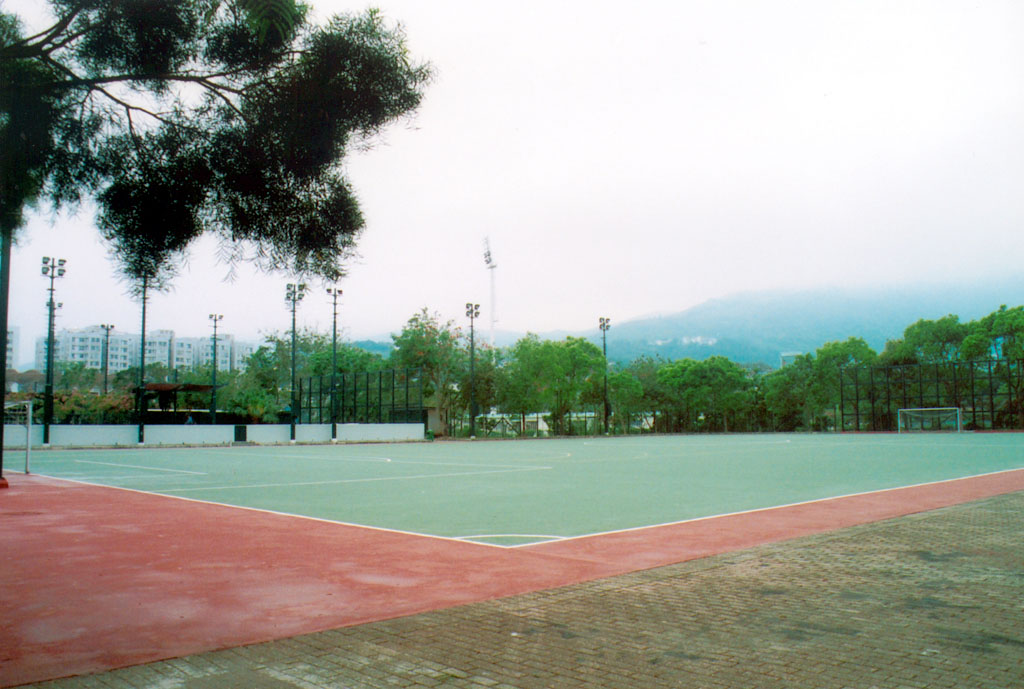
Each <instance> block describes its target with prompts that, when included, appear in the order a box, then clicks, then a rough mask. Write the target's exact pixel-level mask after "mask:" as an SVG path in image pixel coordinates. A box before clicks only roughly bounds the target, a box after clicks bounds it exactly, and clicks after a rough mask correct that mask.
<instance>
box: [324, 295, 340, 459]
mask: <svg viewBox="0 0 1024 689" xmlns="http://www.w3.org/2000/svg"><path fill="white" fill-rule="evenodd" d="M327 293H328V294H329V295H331V300H332V303H333V316H332V318H331V440H337V438H338V389H337V385H338V384H337V374H338V296H339V295H340V294H341V293H342V291H341V290H340V289H338V288H337V287H329V288H327Z"/></svg>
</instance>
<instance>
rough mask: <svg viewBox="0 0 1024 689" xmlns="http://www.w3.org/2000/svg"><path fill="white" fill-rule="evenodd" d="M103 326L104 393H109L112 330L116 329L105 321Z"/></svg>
mask: <svg viewBox="0 0 1024 689" xmlns="http://www.w3.org/2000/svg"><path fill="white" fill-rule="evenodd" d="M100 327H101V328H103V330H104V333H103V394H104V395H106V394H107V379H108V375H109V373H110V331H111V330H113V329H114V326H113V325H108V324H106V323H104V324H103V325H101V326H100Z"/></svg>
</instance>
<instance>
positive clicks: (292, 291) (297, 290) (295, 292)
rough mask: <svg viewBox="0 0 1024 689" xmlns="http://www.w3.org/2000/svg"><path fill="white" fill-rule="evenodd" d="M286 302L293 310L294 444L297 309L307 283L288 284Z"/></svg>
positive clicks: (292, 402)
mask: <svg viewBox="0 0 1024 689" xmlns="http://www.w3.org/2000/svg"><path fill="white" fill-rule="evenodd" d="M284 296H285V300H286V301H288V302H289V304H290V308H291V310H292V394H291V399H292V401H291V414H290V416H291V434H290V438H291V441H292V442H295V414H296V408H297V407H298V398H297V397H296V394H295V393H296V387H295V346H296V345H295V340H296V337H295V309H296V306H297V305H298V303H299V302H300V301H302V298H303V297H304V296H306V283H304V282H300V283H298V284H295V283H291V282H289V283H288V286H287V288H286V289H285V293H284Z"/></svg>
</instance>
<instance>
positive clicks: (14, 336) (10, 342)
mask: <svg viewBox="0 0 1024 689" xmlns="http://www.w3.org/2000/svg"><path fill="white" fill-rule="evenodd" d="M17 361H18V328H17V326H15V327H13V328H10V329H9V330H8V331H7V369H8V370H10V369H12V368H14V365H15V363H17Z"/></svg>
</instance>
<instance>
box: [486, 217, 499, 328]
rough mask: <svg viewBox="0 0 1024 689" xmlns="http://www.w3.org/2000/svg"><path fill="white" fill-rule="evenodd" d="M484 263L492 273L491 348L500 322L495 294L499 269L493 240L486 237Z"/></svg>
mask: <svg viewBox="0 0 1024 689" xmlns="http://www.w3.org/2000/svg"><path fill="white" fill-rule="evenodd" d="M484 263H486V264H487V270H489V271H490V273H491V347H494V324H495V323H497V322H498V315H497V314H498V312H497V306H496V305H495V304H496V301H495V300H496V299H497V297H496V296H495V293H494V269H495V268H497V267H498V264H497V263H495V262H494V255H493V254H492V253H491V240H490V239H488V238H487V237H484Z"/></svg>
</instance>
